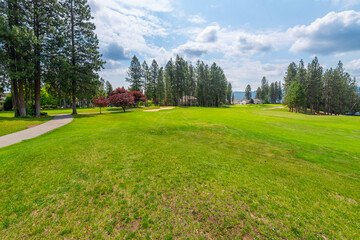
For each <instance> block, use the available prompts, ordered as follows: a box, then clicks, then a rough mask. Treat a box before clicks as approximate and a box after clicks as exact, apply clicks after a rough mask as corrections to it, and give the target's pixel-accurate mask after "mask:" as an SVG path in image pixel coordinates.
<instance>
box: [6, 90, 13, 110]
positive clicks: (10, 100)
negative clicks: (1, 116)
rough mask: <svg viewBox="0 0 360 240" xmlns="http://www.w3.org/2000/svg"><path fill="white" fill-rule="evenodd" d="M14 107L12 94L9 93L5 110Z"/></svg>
mask: <svg viewBox="0 0 360 240" xmlns="http://www.w3.org/2000/svg"><path fill="white" fill-rule="evenodd" d="M12 108H13V105H12V99H11V94H9V95H8V96H7V97H6V99H5V102H4V110H5V111H10V110H11V109H12Z"/></svg>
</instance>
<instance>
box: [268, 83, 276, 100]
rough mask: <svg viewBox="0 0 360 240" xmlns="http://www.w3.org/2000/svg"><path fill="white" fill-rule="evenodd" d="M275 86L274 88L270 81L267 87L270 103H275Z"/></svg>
mask: <svg viewBox="0 0 360 240" xmlns="http://www.w3.org/2000/svg"><path fill="white" fill-rule="evenodd" d="M276 95H277V94H276V88H275V84H274V83H271V84H270V88H269V98H270V102H271V103H276V98H277V96H276Z"/></svg>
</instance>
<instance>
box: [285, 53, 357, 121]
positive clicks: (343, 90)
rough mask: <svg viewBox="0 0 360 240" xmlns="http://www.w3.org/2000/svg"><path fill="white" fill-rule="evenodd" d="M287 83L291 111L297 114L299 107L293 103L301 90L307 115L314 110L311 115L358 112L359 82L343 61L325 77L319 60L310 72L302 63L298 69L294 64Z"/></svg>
mask: <svg viewBox="0 0 360 240" xmlns="http://www.w3.org/2000/svg"><path fill="white" fill-rule="evenodd" d="M284 79H285V87H286V89H285V91H286V96H285V99H286V101H285V103H286V104H287V105H288V106H289V109H290V110H293V109H294V108H297V109H296V111H297V112H298V111H300V109H298V108H299V104H295V105H294V103H293V102H294V101H295V97H296V96H297V95H296V94H295V92H296V91H295V90H294V89H295V88H297V90H298V95H299V94H300V93H299V91H300V90H299V89H298V86H301V88H302V90H303V91H304V92H305V100H304V104H300V105H301V106H302V111H303V112H306V111H307V109H308V108H310V113H314V112H317V113H320V112H321V111H322V112H323V113H324V114H344V113H346V112H356V111H357V109H358V104H359V101H360V97H359V96H358V94H357V86H356V80H355V79H354V78H351V77H350V75H349V74H348V73H346V72H345V71H344V69H343V64H342V63H341V61H340V62H339V64H338V66H337V67H336V69H332V68H330V69H328V70H326V71H325V73H324V74H323V68H322V67H321V66H320V64H319V62H318V59H317V58H316V57H315V59H314V60H313V61H312V62H311V63H310V64H308V67H307V68H305V66H304V62H303V61H302V60H301V61H300V64H299V66H298V67H296V65H294V63H291V64H290V65H289V67H288V72H287V73H286V76H285V78H284ZM300 95H301V94H300Z"/></svg>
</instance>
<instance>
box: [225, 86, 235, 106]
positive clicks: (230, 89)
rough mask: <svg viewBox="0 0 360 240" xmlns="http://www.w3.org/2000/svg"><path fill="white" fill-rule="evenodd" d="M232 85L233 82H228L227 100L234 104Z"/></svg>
mask: <svg viewBox="0 0 360 240" xmlns="http://www.w3.org/2000/svg"><path fill="white" fill-rule="evenodd" d="M232 93H233V92H232V86H231V83H230V82H229V83H228V86H227V90H226V100H227V103H228V104H232V101H231V100H232V99H231V95H232Z"/></svg>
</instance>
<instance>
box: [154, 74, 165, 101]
mask: <svg viewBox="0 0 360 240" xmlns="http://www.w3.org/2000/svg"><path fill="white" fill-rule="evenodd" d="M156 96H157V101H158V102H159V106H161V105H163V102H164V99H165V82H164V68H162V67H161V68H160V69H159V74H158V81H157V83H156Z"/></svg>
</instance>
